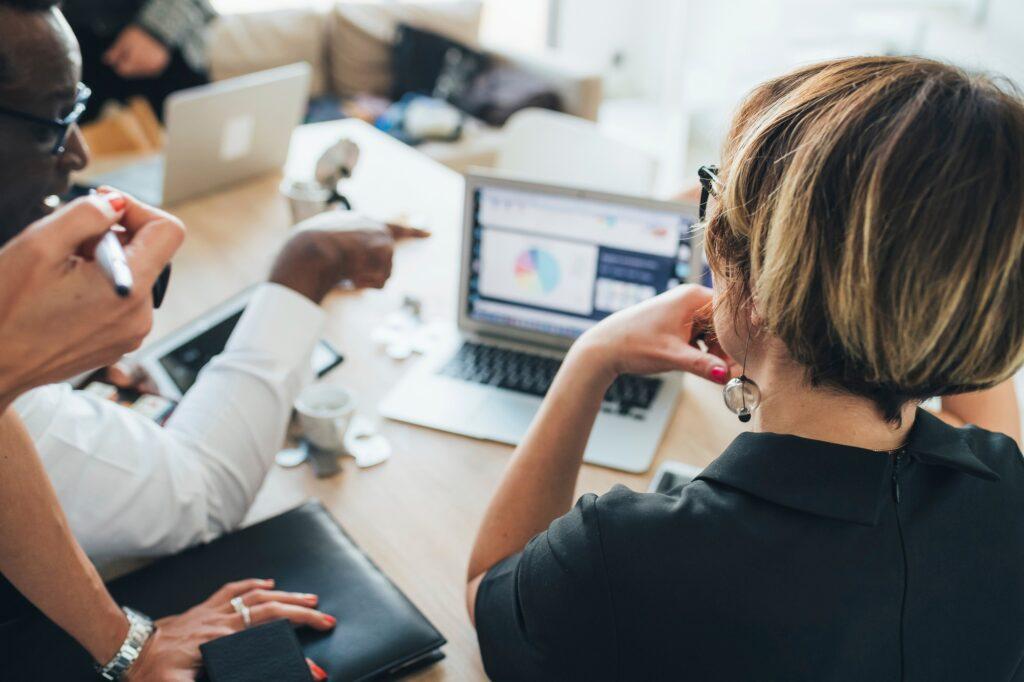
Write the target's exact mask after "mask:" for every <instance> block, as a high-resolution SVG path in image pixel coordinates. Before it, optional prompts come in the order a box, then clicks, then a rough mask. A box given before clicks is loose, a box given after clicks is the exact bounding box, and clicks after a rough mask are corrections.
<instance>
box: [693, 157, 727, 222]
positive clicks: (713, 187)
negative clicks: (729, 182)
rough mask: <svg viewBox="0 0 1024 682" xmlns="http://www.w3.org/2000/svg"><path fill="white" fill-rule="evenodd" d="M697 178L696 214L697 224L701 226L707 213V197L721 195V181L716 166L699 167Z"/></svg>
mask: <svg viewBox="0 0 1024 682" xmlns="http://www.w3.org/2000/svg"><path fill="white" fill-rule="evenodd" d="M697 177H698V178H700V209H699V210H698V212H697V222H698V223H700V224H702V225H703V224H704V217H705V216H706V215H707V212H708V197H712V196H714V197H717V196H718V195H719V194H721V192H722V181H721V180H719V179H718V166H701V167H700V168H698V169H697Z"/></svg>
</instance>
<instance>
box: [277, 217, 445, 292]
mask: <svg viewBox="0 0 1024 682" xmlns="http://www.w3.org/2000/svg"><path fill="white" fill-rule="evenodd" d="M307 222H309V223H311V224H312V226H311V227H309V228H306V229H303V225H305V223H304V224H301V225H299V231H298V232H296V234H295V235H294V236H293V237H292V238H291V239H289V240H288V242H287V243H286V244H285V245H284V248H282V249H281V252H280V253H279V254H278V256H277V260H276V261H275V262H274V266H273V268H272V269H271V271H270V278H269V279H270V281H271V282H273V283H275V284H280V285H282V286H286V287H288V288H289V289H292V290H293V291H297V292H298V293H300V294H302V295H303V296H305V297H306V298H308V299H309V300H311V301H313V302H314V303H320V302H321V301H323V299H324V297H325V296H326V295H327V293H328V292H329V291H330V290H331V289H332V288H334V287H335V286H337V284H338V283H339V282H341V281H342V280H349V281H351V282H352V284H353V285H354V286H356V287H357V288H360V289H363V288H371V289H380V288H382V287H383V286H384V284H385V283H386V282H387V281H388V278H389V277H391V264H392V258H393V256H394V250H395V240H397V239H403V238H423V237H428V236H430V233H429V232H425V231H424V230H417V229H415V228H411V227H402V226H400V225H385V224H383V223H376V222H374V221H371V220H365V219H361V218H359V217H358V216H356V215H354V214H352V213H348V212H342V211H336V212H332V213H326V214H322V215H319V216H317V217H315V218H313V219H311V220H310V221H307Z"/></svg>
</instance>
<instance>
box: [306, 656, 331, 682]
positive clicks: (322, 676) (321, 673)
mask: <svg viewBox="0 0 1024 682" xmlns="http://www.w3.org/2000/svg"><path fill="white" fill-rule="evenodd" d="M306 661H307V662H308V663H309V669H310V670H311V671H312V672H313V679H315V680H316V681H317V682H323V681H324V680H326V679H327V671H326V670H324V669H323V668H321V667H320V666H318V665H317V664H316V663H314V662H313V661H310V660H309V659H308V658H307V659H306Z"/></svg>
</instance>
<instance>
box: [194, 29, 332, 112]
mask: <svg viewBox="0 0 1024 682" xmlns="http://www.w3.org/2000/svg"><path fill="white" fill-rule="evenodd" d="M326 23H327V16H326V14H325V13H323V12H318V11H316V10H311V9H310V10H281V11H273V12H254V13H247V14H227V15H224V16H221V17H218V18H217V19H216V20H215V21H214V22H213V24H212V25H211V26H210V33H209V45H210V75H211V77H212V78H213V79H214V80H223V79H225V78H233V77H235V76H241V75H244V74H247V73H252V72H254V71H262V70H264V69H272V68H274V67H276V66H284V65H285V64H293V63H295V62H308V63H309V65H310V66H311V67H313V80H312V86H311V90H312V94H313V95H319V94H322V93H323V92H324V91H325V89H326V88H327V86H328V78H327V53H326Z"/></svg>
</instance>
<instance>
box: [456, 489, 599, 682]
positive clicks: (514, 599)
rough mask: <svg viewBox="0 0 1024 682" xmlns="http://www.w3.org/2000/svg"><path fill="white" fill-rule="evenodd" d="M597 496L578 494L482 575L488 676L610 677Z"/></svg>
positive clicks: (480, 615) (480, 628) (481, 633)
mask: <svg viewBox="0 0 1024 682" xmlns="http://www.w3.org/2000/svg"><path fill="white" fill-rule="evenodd" d="M596 500H597V498H596V497H595V496H594V495H585V496H583V497H582V498H580V500H579V502H578V503H577V504H576V506H575V508H574V509H573V510H572V511H570V512H569V513H568V514H566V515H565V516H563V517H561V518H560V519H557V520H555V521H554V522H553V523H552V524H551V526H550V528H548V530H547V531H545V532H544V533H541V534H540V535H538V536H537V537H535V538H534V539H533V540H531V541H530V543H529V544H528V545H527V546H526V549H524V550H523V552H521V553H520V554H516V555H514V556H511V557H509V558H507V559H505V560H504V561H502V562H501V563H499V564H498V565H496V566H495V567H493V568H492V569H491V570H490V571H488V573H487V575H486V576H485V577H484V579H483V581H482V582H481V584H480V589H479V591H478V592H477V598H476V628H477V636H478V638H479V641H480V652H481V655H482V656H483V661H484V668H485V669H486V671H487V674H488V675H489V676H490V677H491V679H494V680H575V679H580V680H583V679H585V680H606V679H615V677H616V671H617V666H618V651H617V642H616V637H615V626H614V623H615V621H614V613H613V609H612V602H611V597H610V594H609V590H608V577H607V573H606V569H605V556H604V551H603V549H602V538H601V529H600V524H599V521H598V517H597V508H596V505H595V502H596Z"/></svg>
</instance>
